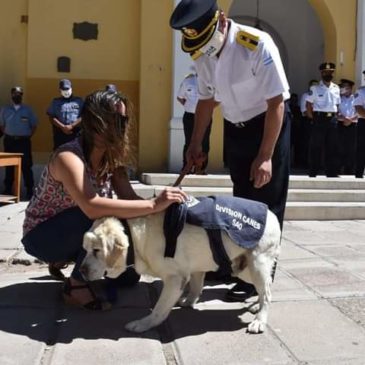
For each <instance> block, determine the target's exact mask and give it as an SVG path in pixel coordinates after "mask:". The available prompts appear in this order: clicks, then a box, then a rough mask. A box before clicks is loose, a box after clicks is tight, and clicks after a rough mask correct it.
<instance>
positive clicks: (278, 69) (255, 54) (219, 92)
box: [195, 20, 290, 123]
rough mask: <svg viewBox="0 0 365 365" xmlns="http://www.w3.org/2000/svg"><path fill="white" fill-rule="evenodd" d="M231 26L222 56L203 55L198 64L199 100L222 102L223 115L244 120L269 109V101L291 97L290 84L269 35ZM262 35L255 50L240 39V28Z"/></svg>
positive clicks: (234, 119) (236, 119)
mask: <svg viewBox="0 0 365 365" xmlns="http://www.w3.org/2000/svg"><path fill="white" fill-rule="evenodd" d="M230 23H231V26H230V30H229V33H228V37H227V40H226V44H225V45H224V47H223V49H222V51H221V53H220V55H219V58H217V57H212V58H210V57H208V56H206V55H202V56H201V57H199V58H198V59H197V60H196V61H195V63H196V69H197V73H198V76H199V77H198V86H199V99H210V98H214V99H215V100H216V101H219V102H220V103H221V107H222V114H223V117H224V118H225V119H227V120H229V121H230V122H232V123H239V122H244V121H246V120H250V119H252V118H253V117H255V116H257V115H259V114H261V113H263V112H265V111H266V110H267V100H268V99H270V98H273V97H275V96H277V95H283V97H284V100H287V99H289V97H290V94H289V85H288V81H287V79H286V76H285V72H284V67H283V65H282V62H281V59H280V54H279V51H278V49H277V47H276V45H275V43H274V42H273V40H272V38H271V37H270V35H269V34H267V33H265V32H262V31H260V30H258V29H256V28H252V27H248V26H243V25H240V24H236V23H235V22H233V21H232V20H230ZM241 30H243V31H246V32H248V33H251V34H253V35H255V36H258V37H259V38H260V39H259V42H258V46H257V48H256V49H255V50H250V49H249V48H246V47H244V46H242V45H241V44H239V43H238V42H237V41H236V35H237V33H238V32H239V31H241Z"/></svg>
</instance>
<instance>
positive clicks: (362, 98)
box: [354, 86, 365, 108]
mask: <svg viewBox="0 0 365 365" xmlns="http://www.w3.org/2000/svg"><path fill="white" fill-rule="evenodd" d="M354 106H362V107H363V108H365V86H363V87H361V88H360V89H358V90H357V91H356V93H355V101H354Z"/></svg>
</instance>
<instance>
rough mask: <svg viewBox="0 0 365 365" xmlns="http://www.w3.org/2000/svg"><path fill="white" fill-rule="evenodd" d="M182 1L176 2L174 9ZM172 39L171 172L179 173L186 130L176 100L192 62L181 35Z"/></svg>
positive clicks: (169, 167)
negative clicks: (182, 45)
mask: <svg viewBox="0 0 365 365" xmlns="http://www.w3.org/2000/svg"><path fill="white" fill-rule="evenodd" d="M179 2H180V0H174V8H175V6H176V5H177V4H178V3H179ZM173 32H174V34H173V37H172V42H173V44H172V83H173V85H172V94H171V104H172V107H171V111H172V115H171V119H170V129H169V159H168V161H169V162H168V170H169V172H179V171H180V170H181V168H182V151H183V146H184V130H183V125H182V116H183V114H184V109H183V108H182V106H181V105H180V104H179V102H178V101H177V99H176V96H177V92H178V90H179V86H180V83H181V81H182V80H183V78H184V77H185V76H186V75H187V74H188V72H189V66H190V65H191V64H192V60H191V58H190V56H189V55H187V54H186V53H184V52H183V51H182V50H181V47H180V43H181V34H180V32H179V31H173Z"/></svg>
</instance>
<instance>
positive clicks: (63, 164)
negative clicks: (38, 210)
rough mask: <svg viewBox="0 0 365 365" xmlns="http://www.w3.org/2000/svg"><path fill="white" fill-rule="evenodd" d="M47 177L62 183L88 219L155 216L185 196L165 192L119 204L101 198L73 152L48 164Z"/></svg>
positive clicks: (168, 189) (116, 201)
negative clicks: (150, 197) (147, 198)
mask: <svg viewBox="0 0 365 365" xmlns="http://www.w3.org/2000/svg"><path fill="white" fill-rule="evenodd" d="M50 173H51V174H52V176H53V177H54V178H55V179H56V180H57V181H59V182H60V183H62V185H63V187H64V189H65V190H67V192H68V193H69V194H70V195H71V197H72V199H73V200H74V201H75V202H76V204H77V205H78V206H79V207H80V209H81V210H82V211H83V212H84V213H85V214H86V215H87V216H88V217H89V218H90V219H97V218H101V217H105V216H115V217H118V218H135V217H139V216H144V215H148V214H151V213H157V212H160V211H162V210H164V209H166V208H167V207H168V206H169V205H170V204H172V203H182V202H184V200H185V199H186V194H185V193H184V192H183V191H181V190H180V189H177V188H166V189H165V190H164V191H163V192H162V193H161V194H160V195H159V196H157V197H156V198H153V199H149V200H119V199H109V198H103V197H100V196H99V195H97V193H96V192H95V190H94V188H93V186H92V184H91V182H90V180H89V178H88V176H87V174H86V170H85V165H84V163H83V161H82V160H81V159H80V158H79V157H77V156H76V155H75V154H73V153H72V152H61V153H59V154H58V155H57V156H56V157H55V158H54V159H53V160H52V162H51V164H50Z"/></svg>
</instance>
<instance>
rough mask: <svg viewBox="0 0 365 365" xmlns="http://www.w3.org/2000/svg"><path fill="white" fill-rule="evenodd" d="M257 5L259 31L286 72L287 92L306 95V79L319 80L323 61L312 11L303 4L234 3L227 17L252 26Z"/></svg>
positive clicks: (276, 0) (296, 0)
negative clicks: (274, 48) (269, 38)
mask: <svg viewBox="0 0 365 365" xmlns="http://www.w3.org/2000/svg"><path fill="white" fill-rule="evenodd" d="M257 3H259V5H260V6H259V18H260V19H261V20H262V23H261V25H262V29H263V30H264V31H267V32H268V33H270V34H271V35H272V37H273V38H274V40H275V42H276V44H277V46H278V47H279V50H280V53H281V57H282V60H283V63H284V67H285V69H286V73H287V77H288V80H289V84H290V87H291V92H295V93H297V94H301V93H303V92H304V91H306V89H307V86H308V81H309V80H310V79H318V78H319V77H320V75H319V71H318V66H319V65H320V64H321V63H322V62H324V61H332V62H333V60H324V59H323V57H324V37H323V30H322V28H321V23H320V21H319V19H318V16H317V14H316V12H315V10H314V9H313V8H312V7H311V5H310V4H309V3H308V2H307V1H303V0H290V1H289V0H260V1H258V2H257V1H256V0H245V1H242V0H235V1H234V2H233V4H232V6H231V9H230V12H229V16H230V17H231V18H233V19H234V20H236V21H237V22H239V23H241V24H247V25H254V20H255V18H256V14H257Z"/></svg>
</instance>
